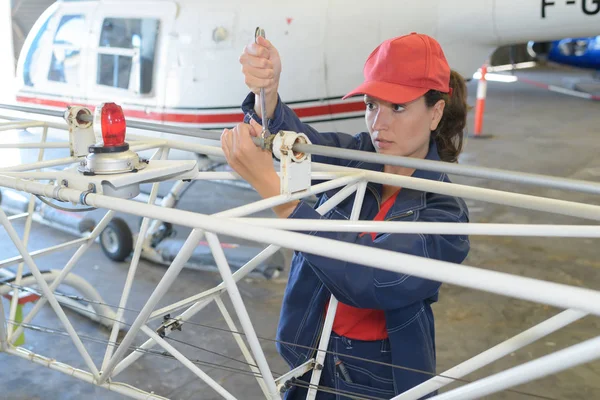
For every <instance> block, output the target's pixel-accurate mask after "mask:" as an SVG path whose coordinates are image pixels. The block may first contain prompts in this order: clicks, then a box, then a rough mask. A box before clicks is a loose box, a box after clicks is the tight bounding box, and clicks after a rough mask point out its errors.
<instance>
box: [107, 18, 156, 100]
mask: <svg viewBox="0 0 600 400" xmlns="http://www.w3.org/2000/svg"><path fill="white" fill-rule="evenodd" d="M158 26H159V21H158V20H157V19H139V18H106V19H105V20H104V22H103V24H102V32H101V34H100V43H99V44H98V73H97V77H96V83H97V84H98V85H105V86H112V87H115V88H121V89H127V90H131V91H133V92H135V93H140V94H149V93H151V92H152V81H153V71H154V56H155V49H156V39H157V36H158Z"/></svg>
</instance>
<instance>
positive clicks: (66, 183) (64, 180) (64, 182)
mask: <svg viewBox="0 0 600 400" xmlns="http://www.w3.org/2000/svg"><path fill="white" fill-rule="evenodd" d="M60 184H61V185H63V186H64V187H69V182H68V181H67V180H66V179H63V180H62V181H61V182H60Z"/></svg>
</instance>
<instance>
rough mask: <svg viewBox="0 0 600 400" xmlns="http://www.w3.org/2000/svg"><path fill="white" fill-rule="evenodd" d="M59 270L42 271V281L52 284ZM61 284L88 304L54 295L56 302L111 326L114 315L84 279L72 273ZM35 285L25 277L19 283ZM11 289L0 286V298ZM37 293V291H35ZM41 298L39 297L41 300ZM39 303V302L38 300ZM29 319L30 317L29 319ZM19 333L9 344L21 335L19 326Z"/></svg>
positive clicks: (32, 280) (31, 277) (31, 278)
mask: <svg viewBox="0 0 600 400" xmlns="http://www.w3.org/2000/svg"><path fill="white" fill-rule="evenodd" d="M60 272H61V271H59V270H50V271H44V273H43V274H42V276H43V277H44V280H45V281H46V282H48V283H51V282H53V281H54V280H55V279H56V278H57V277H58V276H59V275H60ZM62 284H64V285H67V286H70V287H72V288H73V289H75V290H76V291H77V292H78V293H80V294H81V296H83V297H84V298H85V299H88V300H90V304H89V305H87V306H84V305H83V304H82V303H81V302H79V301H76V300H73V299H71V298H69V297H64V296H60V295H56V300H57V301H58V302H59V303H60V304H62V305H64V306H66V307H69V308H70V309H71V310H73V311H75V312H77V313H79V314H81V315H83V316H85V317H86V318H89V319H91V320H92V321H96V322H98V323H100V324H102V325H104V326H108V327H110V326H112V320H114V319H115V317H116V313H115V312H114V311H112V309H111V308H110V307H109V306H108V305H106V304H105V303H104V300H103V299H102V297H101V296H100V294H99V293H98V291H97V290H96V289H95V288H94V287H93V286H92V285H91V284H90V283H88V282H87V281H86V280H85V279H84V278H82V277H80V276H78V275H75V274H73V273H70V274H68V275H67V276H65V279H64V280H63V281H62ZM34 285H37V282H36V280H35V277H34V276H31V275H30V276H26V277H24V278H23V280H22V281H21V286H24V287H30V286H34ZM12 289H13V288H11V287H10V286H8V285H0V296H2V295H5V294H6V293H9V292H10V291H11V290H12ZM36 292H37V291H36ZM42 298H43V297H40V299H42ZM38 301H39V300H38ZM29 319H31V317H30V318H29ZM28 323H29V321H28V322H22V323H21V324H28ZM19 328H20V329H21V330H20V331H19V330H17V332H16V333H15V334H13V336H11V338H10V339H9V342H13V341H14V340H16V338H17V337H18V336H19V335H20V334H21V333H22V330H23V326H19Z"/></svg>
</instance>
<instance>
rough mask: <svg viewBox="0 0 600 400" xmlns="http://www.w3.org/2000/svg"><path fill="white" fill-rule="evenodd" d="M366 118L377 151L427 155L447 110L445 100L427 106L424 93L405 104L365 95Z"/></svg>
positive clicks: (413, 155)
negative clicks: (434, 133) (433, 135)
mask: <svg viewBox="0 0 600 400" xmlns="http://www.w3.org/2000/svg"><path fill="white" fill-rule="evenodd" d="M365 104H366V106H367V109H366V111H365V120H366V123H367V128H368V129H369V134H370V135H371V141H372V142H373V146H375V149H376V150H377V152H378V153H382V154H390V155H396V156H405V157H417V158H425V156H426V155H427V151H428V150H429V137H430V135H431V131H433V130H435V129H436V128H437V126H438V124H439V122H440V120H441V118H442V115H443V113H444V106H445V103H444V101H443V100H440V101H438V102H437V103H436V104H435V105H434V106H433V107H431V108H430V107H427V105H426V104H425V98H424V97H423V96H421V97H419V98H418V99H416V100H413V101H411V102H409V103H406V104H392V103H390V102H387V101H384V100H380V99H376V98H373V97H370V96H365Z"/></svg>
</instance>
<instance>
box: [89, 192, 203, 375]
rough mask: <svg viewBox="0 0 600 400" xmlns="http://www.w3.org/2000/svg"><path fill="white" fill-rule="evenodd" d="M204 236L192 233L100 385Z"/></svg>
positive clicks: (103, 372) (104, 370)
mask: <svg viewBox="0 0 600 400" xmlns="http://www.w3.org/2000/svg"><path fill="white" fill-rule="evenodd" d="M132 203H134V204H136V205H137V207H140V206H147V207H153V208H154V207H156V206H153V205H148V204H140V203H138V202H132ZM156 208H158V207H156ZM158 209H160V208H158ZM171 211H175V210H171ZM203 235H204V231H202V230H199V229H194V230H193V231H192V232H191V233H190V235H189V236H188V238H187V240H186V241H185V243H184V244H183V246H182V247H181V250H180V251H179V253H177V256H175V259H174V260H173V262H172V263H171V265H170V266H169V268H168V269H167V272H165V274H164V275H163V278H162V279H161V280H160V282H159V283H158V285H156V288H155V289H154V291H153V292H152V294H151V295H150V297H149V298H148V301H146V304H145V305H144V307H143V308H142V310H141V311H140V313H139V314H138V316H137V318H136V319H135V321H134V322H133V324H132V325H131V327H130V328H129V331H128V332H127V334H126V335H125V337H124V338H123V340H122V341H121V344H120V345H119V347H118V348H117V349H116V351H115V353H114V354H113V356H112V357H111V359H110V361H109V362H108V363H107V364H106V367H105V368H104V369H103V370H102V375H101V376H100V379H99V383H104V382H106V380H107V379H108V378H109V377H110V375H111V372H112V370H113V368H114V367H115V366H116V365H117V363H118V362H119V361H121V359H122V358H123V356H124V355H125V352H126V351H127V349H128V348H129V346H130V345H131V343H132V342H133V339H134V338H135V335H136V334H137V333H138V331H139V330H140V328H141V327H142V325H145V324H146V321H147V319H148V317H149V316H150V314H151V313H152V310H154V307H156V304H158V302H159V301H160V300H161V299H162V298H163V296H164V295H165V293H167V290H169V288H170V287H171V285H172V284H173V282H175V279H177V276H178V275H179V272H181V269H182V268H183V267H184V265H185V263H186V262H187V261H188V260H189V258H190V256H191V255H192V253H193V252H194V249H195V248H196V246H197V245H198V242H199V241H200V239H202V236H203Z"/></svg>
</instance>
